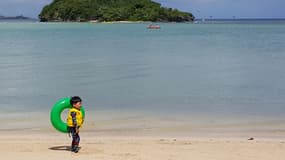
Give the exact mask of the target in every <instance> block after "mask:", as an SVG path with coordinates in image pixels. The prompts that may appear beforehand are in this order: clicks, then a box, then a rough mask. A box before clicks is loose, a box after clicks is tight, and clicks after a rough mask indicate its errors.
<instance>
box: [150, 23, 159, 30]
mask: <svg viewBox="0 0 285 160" xmlns="http://www.w3.org/2000/svg"><path fill="white" fill-rule="evenodd" d="M160 28H161V27H160V26H159V25H154V24H150V25H149V26H148V27H147V29H160Z"/></svg>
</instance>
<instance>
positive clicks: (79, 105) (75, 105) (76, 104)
mask: <svg viewBox="0 0 285 160" xmlns="http://www.w3.org/2000/svg"><path fill="white" fill-rule="evenodd" d="M81 105H82V103H81V102H77V103H75V104H73V107H74V108H77V109H80V107H81Z"/></svg>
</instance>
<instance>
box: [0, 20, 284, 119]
mask: <svg viewBox="0 0 285 160" xmlns="http://www.w3.org/2000/svg"><path fill="white" fill-rule="evenodd" d="M147 25H148V24H89V23H36V22H34V23H33V22H29V23H17V22H14V23H12V22H6V23H5V22H3V23H0V102H1V103H0V108H1V112H5V113H15V112H24V111H37V112H41V111H43V112H47V111H49V110H50V109H51V107H52V106H53V104H54V103H55V102H56V101H57V100H58V99H60V98H62V97H69V96H73V95H79V96H81V97H82V98H83V100H84V105H85V107H86V109H87V110H88V111H94V113H96V112H98V113H99V112H100V111H101V112H104V111H106V112H108V113H113V115H116V114H120V113H124V116H125V114H126V113H128V112H129V113H130V114H131V112H134V113H135V112H137V113H146V114H151V115H152V116H164V115H172V116H174V117H182V118H183V117H184V118H187V117H200V116H201V117H209V116H212V117H217V118H221V119H223V118H225V117H228V118H229V119H230V118H231V117H237V118H240V119H244V118H247V119H252V118H255V117H261V118H269V119H271V118H274V119H278V120H284V116H283V115H284V114H285V69H284V68H285V25H284V23H274V22H271V23H250V22H247V23H242V24H240V23H236V24H235V23H210V24H160V25H161V27H162V29H161V30H147V29H146V27H147ZM111 115H112V114H111ZM94 116H96V115H94ZM129 116H130V115H129Z"/></svg>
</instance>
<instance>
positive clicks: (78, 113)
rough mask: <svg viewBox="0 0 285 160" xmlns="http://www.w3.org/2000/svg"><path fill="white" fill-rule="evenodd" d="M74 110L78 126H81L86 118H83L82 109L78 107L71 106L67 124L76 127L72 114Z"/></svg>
mask: <svg viewBox="0 0 285 160" xmlns="http://www.w3.org/2000/svg"><path fill="white" fill-rule="evenodd" d="M72 112H75V114H76V122H77V126H78V127H81V126H82V124H83V121H84V119H83V116H82V113H81V111H80V110H78V109H76V108H71V109H70V110H69V113H68V116H67V126H68V127H75V126H74V124H73V121H72V116H71V113H72Z"/></svg>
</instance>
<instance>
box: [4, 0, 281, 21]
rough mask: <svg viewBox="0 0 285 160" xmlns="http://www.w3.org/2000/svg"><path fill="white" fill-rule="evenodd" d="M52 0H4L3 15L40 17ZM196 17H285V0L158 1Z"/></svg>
mask: <svg viewBox="0 0 285 160" xmlns="http://www.w3.org/2000/svg"><path fill="white" fill-rule="evenodd" d="M51 1H52V0H0V15H4V16H16V15H24V16H28V17H32V18H37V16H38V14H39V13H40V11H41V9H42V7H43V6H45V5H47V4H49V3H50V2H51ZM155 1H157V2H159V3H161V4H162V5H163V6H165V7H171V8H177V9H179V10H182V11H187V12H191V13H193V14H194V15H195V17H196V18H209V17H212V18H233V16H235V17H236V18H285V9H283V8H284V6H285V0H155Z"/></svg>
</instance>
